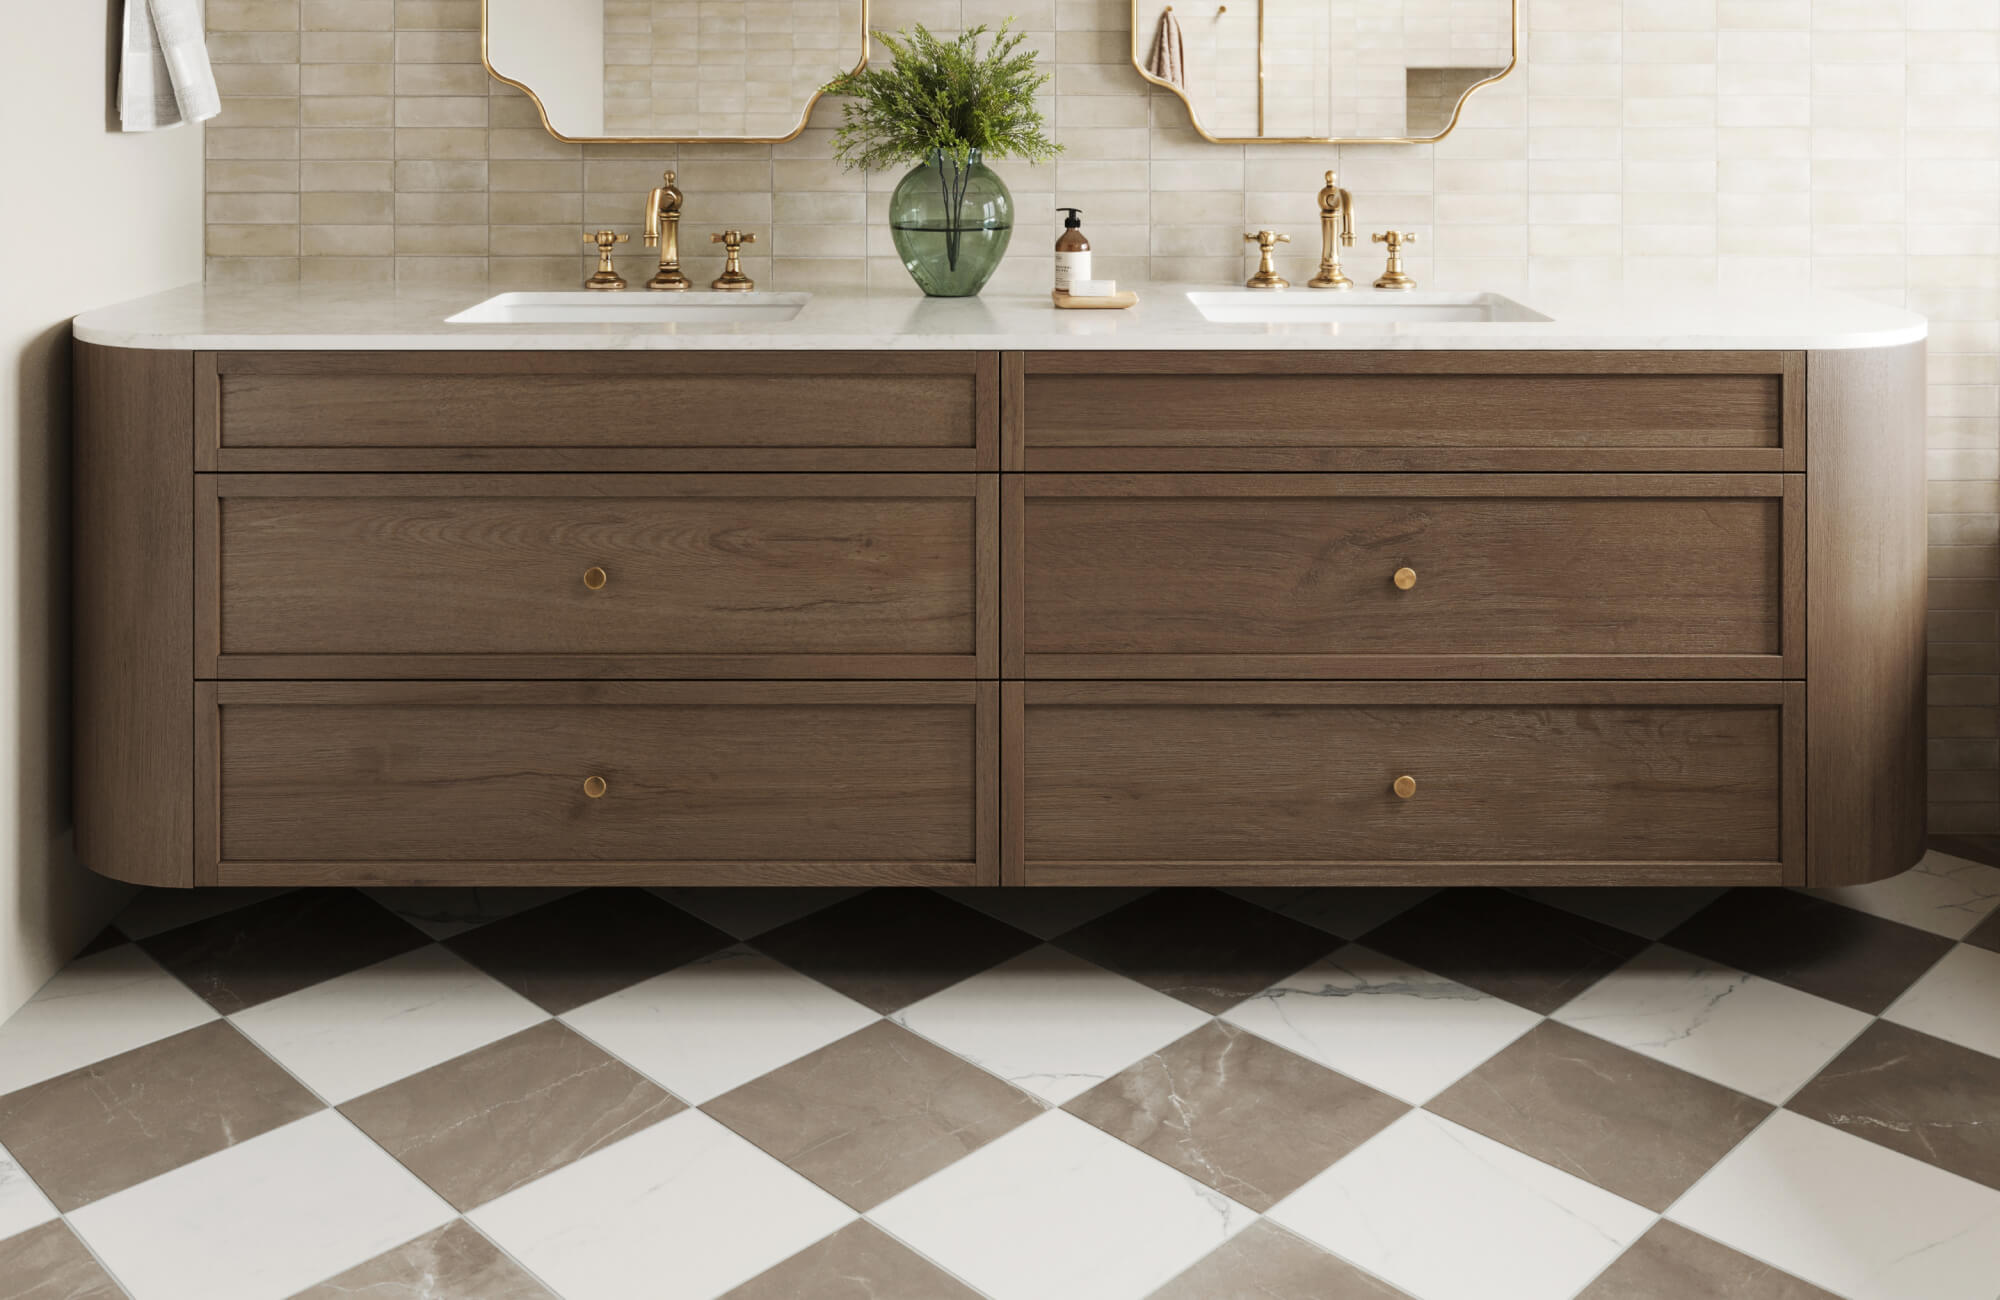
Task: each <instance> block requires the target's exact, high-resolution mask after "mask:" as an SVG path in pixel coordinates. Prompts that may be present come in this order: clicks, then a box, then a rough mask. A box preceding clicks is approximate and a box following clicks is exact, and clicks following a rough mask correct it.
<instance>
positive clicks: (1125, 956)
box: [1057, 889, 1335, 1014]
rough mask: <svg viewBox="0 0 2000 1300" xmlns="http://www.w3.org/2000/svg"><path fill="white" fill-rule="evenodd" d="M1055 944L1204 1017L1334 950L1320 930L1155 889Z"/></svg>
mask: <svg viewBox="0 0 2000 1300" xmlns="http://www.w3.org/2000/svg"><path fill="white" fill-rule="evenodd" d="M1057 942H1058V943H1059V944H1060V945H1061V946H1062V947H1063V948H1064V949H1066V950H1068V951H1069V952H1073V953H1076V954H1077V955H1079V956H1081V957H1084V958H1086V959H1087V960H1090V961H1093V962H1095V963H1097V964H1098V965H1100V966H1103V967H1106V968H1107V969H1109V970H1113V971H1117V972H1118V973H1119V974H1121V975H1125V976H1128V977H1130V978H1131V979H1134V980H1137V981H1138V982H1139V983H1141V984H1144V985H1146V986H1147V987H1149V988H1155V989H1158V990H1160V991H1161V992H1163V993H1165V994H1167V995H1168V996H1170V997H1174V998H1177V999H1179V1000H1180V1001H1182V1002H1185V1003H1187V1004H1188V1005H1190V1006H1193V1007H1196V1008H1199V1009H1200V1010H1202V1011H1206V1012H1209V1013H1210V1014H1215V1013H1219V1012H1222V1011H1227V1010H1228V1009H1229V1008H1230V1007H1233V1006H1235V1005H1236V1004H1237V1003H1239V1002H1241V1001H1243V1000H1244V999H1245V998H1247V997H1250V996H1252V995H1253V994H1257V993H1261V992H1262V991H1263V990H1265V989H1267V988H1269V987H1270V986H1271V984H1272V983H1273V982H1274V981H1275V980H1278V979H1280V978H1282V977H1283V976H1285V975H1286V974H1288V973H1290V972H1291V971H1295V970H1297V969H1299V968H1300V967H1301V966H1304V965H1306V964H1307V963H1309V962H1311V961H1314V960H1316V959H1317V958H1320V957H1323V956H1325V955H1326V954H1327V953H1328V952H1329V951H1330V950H1331V949H1332V948H1333V947H1334V946H1335V941H1334V940H1333V939H1332V938H1330V937H1329V936H1328V935H1327V934H1326V932H1325V931H1323V930H1320V929H1317V928H1315V927H1313V926H1309V925H1306V924H1304V923H1302V922H1299V921H1294V920H1292V919H1291V918H1289V917H1287V916H1284V915H1283V914H1281V913H1278V912H1274V911H1272V910H1271V909H1270V908H1267V907H1259V906H1258V905H1256V904H1255V903H1247V902H1245V901H1243V900H1242V899H1240V898H1237V897H1235V896H1234V895H1232V894H1228V893H1225V892H1224V891H1222V890H1219V889H1160V890H1155V891H1154V892H1152V893H1150V894H1147V895H1145V896H1144V897H1143V898H1139V899H1137V900H1135V901H1133V902H1131V903H1127V904H1126V905H1125V906H1123V907H1121V908H1118V909H1117V910H1115V911H1112V912H1110V913H1107V914H1106V915H1104V916H1101V917H1099V918H1097V919H1096V920H1094V921H1089V922H1086V923H1085V924H1083V925H1081V926H1079V927H1077V928H1076V929H1074V930H1071V931H1070V932H1069V933H1067V934H1065V935H1063V936H1061V937H1060V938H1059V939H1058V940H1057Z"/></svg>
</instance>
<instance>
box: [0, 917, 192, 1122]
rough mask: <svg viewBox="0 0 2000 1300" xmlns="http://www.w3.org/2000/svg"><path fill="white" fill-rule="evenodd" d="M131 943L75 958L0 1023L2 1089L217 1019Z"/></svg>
mask: <svg viewBox="0 0 2000 1300" xmlns="http://www.w3.org/2000/svg"><path fill="white" fill-rule="evenodd" d="M215 1016H216V1012H215V1009H214V1008H213V1007H211V1006H209V1005H208V1003H206V1002H203V1001H202V1000H201V999H200V998H198V997H196V996H195V995H194V994H193V993H192V992H190V991H189V989H188V986H187V985H185V984H183V983H181V982H180V981H179V980H177V979H175V978H174V977H173V976H172V975H170V974H168V973H167V972H166V971H165V970H163V969H161V967H160V964H159V963H158V962H156V961H154V960H153V959H152V958H151V957H148V956H147V955H146V954H145V952H144V951H143V950H141V949H139V948H137V947H134V946H133V945H131V944H120V945H118V946H116V947H113V948H110V949H107V950H104V951H100V952H97V953H93V954H92V955H90V956H88V957H84V958H81V959H79V960H77V961H74V962H72V963H70V965H69V966H67V967H66V968H64V969H63V971H62V972H61V973H60V974H58V975H57V976H56V977H55V978H54V979H52V980H50V981H49V982H48V983H47V984H44V985H43V986H42V988H41V991H40V992H38V993H36V994H35V996H34V997H33V998H32V999H31V1000H30V1001H29V1002H28V1004H27V1005H26V1006H24V1007H22V1008H21V1009H20V1010H18V1011H16V1012H15V1013H14V1015H13V1017H12V1018H11V1019H9V1020H8V1021H7V1022H6V1024H4V1025H0V1094H4V1093H9V1092H13V1091H14V1090H15V1089H17V1088H25V1087H27V1086H28V1085H29V1084H31V1083H40V1082H41V1081H42V1080H44V1079H52V1078H54V1077H55V1076H56V1075H58V1074H67V1073H68V1072H69V1071H71V1070H74V1069H77V1068H78V1067H79V1066H85V1065H89V1064H91V1063H92V1062H94V1061H101V1060H103V1059H104V1058H105V1057H107V1056H116V1055H117V1054H118V1053H120V1052H125V1051H130V1050H131V1049H132V1048H135V1047H143V1046H144V1045H145V1044H147V1043H151V1042H155V1041H157V1040H159V1039H161V1038H165V1037H168V1036H169V1035H172V1034H177V1033H180V1032H181V1031H182V1030H185V1029H193V1028H194V1027H195V1026H196V1025H199V1024H203V1023H205V1022H207V1021H210V1020H213V1019H215Z"/></svg>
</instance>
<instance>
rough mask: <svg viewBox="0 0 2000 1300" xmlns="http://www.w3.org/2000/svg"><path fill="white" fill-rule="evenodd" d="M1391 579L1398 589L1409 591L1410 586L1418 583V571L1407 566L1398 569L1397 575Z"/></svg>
mask: <svg viewBox="0 0 2000 1300" xmlns="http://www.w3.org/2000/svg"><path fill="white" fill-rule="evenodd" d="M1391 581H1392V582H1394V583H1395V584H1396V590H1397V591H1408V590H1409V589H1410V588H1412V587H1414V586H1416V585H1417V571H1416V570H1415V569H1407V568H1405V569H1398V570H1396V575H1395V577H1394V578H1392V579H1391Z"/></svg>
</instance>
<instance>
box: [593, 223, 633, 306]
mask: <svg viewBox="0 0 2000 1300" xmlns="http://www.w3.org/2000/svg"><path fill="white" fill-rule="evenodd" d="M630 238H631V236H630V235H614V234H612V233H611V232H610V231H608V230H600V231H598V232H596V233H595V234H590V235H585V236H584V237H583V242H584V243H586V244H595V245H597V274H595V275H593V276H591V277H590V278H589V279H588V280H585V281H584V282H583V287H584V288H586V289H595V290H597V291H598V292H600V293H615V292H616V291H618V290H619V289H623V288H624V287H625V277H624V276H622V275H620V274H618V272H617V270H616V268H614V267H613V266H612V265H611V250H612V249H613V248H616V247H617V246H618V245H620V244H622V243H624V242H625V241H627V240H628V239H630Z"/></svg>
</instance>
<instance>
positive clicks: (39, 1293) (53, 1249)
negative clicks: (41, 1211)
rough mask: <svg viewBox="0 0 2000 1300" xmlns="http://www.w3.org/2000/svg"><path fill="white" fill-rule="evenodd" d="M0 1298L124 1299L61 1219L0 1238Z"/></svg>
mask: <svg viewBox="0 0 2000 1300" xmlns="http://www.w3.org/2000/svg"><path fill="white" fill-rule="evenodd" d="M0 1300H126V1296H125V1289H124V1288H123V1287H121V1286H119V1285H118V1284H117V1283H116V1282H114V1281H112V1280H111V1275H110V1274H108V1273H106V1272H105V1271H104V1266H103V1265H102V1264H99V1263H98V1262H97V1257H96V1256H94V1255H92V1254H91V1253H90V1251H89V1250H87V1249H85V1247H84V1244H83V1243H82V1242H80V1241H78V1240H77V1239H76V1234H75V1233H73V1232H71V1231H70V1230H69V1225H68V1224H66V1223H64V1222H63V1221H62V1220H61V1219H51V1220H50V1221H49V1222H47V1223H44V1224H43V1225H42V1226H41V1227H39V1228H30V1229H28V1230H27V1231H26V1232H24V1233H21V1234H20V1235H19V1236H15V1237H9V1238H7V1239H6V1240H5V1241H0Z"/></svg>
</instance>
